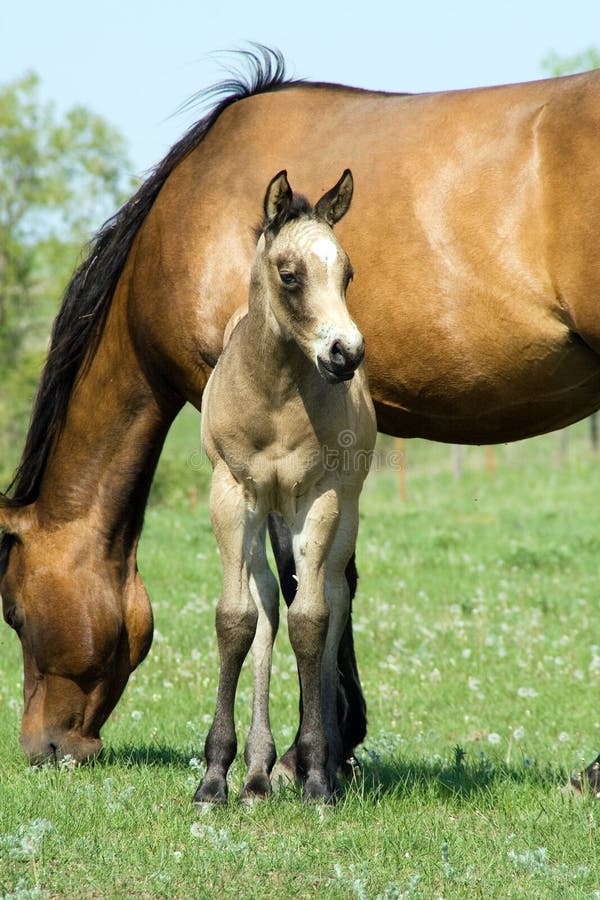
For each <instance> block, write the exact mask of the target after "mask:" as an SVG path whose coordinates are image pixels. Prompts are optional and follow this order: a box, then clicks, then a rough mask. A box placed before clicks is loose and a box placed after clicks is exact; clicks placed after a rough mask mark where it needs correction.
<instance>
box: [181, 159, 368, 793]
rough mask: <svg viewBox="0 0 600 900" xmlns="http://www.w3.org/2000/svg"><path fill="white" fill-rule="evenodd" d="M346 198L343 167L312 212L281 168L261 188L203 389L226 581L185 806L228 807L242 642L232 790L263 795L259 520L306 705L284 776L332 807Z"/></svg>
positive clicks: (352, 460)
mask: <svg viewBox="0 0 600 900" xmlns="http://www.w3.org/2000/svg"><path fill="white" fill-rule="evenodd" d="M352 190H353V183H352V175H351V173H350V172H349V171H348V170H346V171H345V172H344V174H343V175H342V177H341V179H340V180H339V182H338V183H337V184H336V185H335V187H334V188H332V189H331V190H330V191H328V192H327V193H326V194H324V196H323V197H322V198H321V199H320V200H319V202H318V203H317V205H316V206H315V207H314V209H313V208H312V207H311V206H310V205H309V204H308V202H307V201H306V200H305V198H303V197H298V196H294V195H293V194H292V190H291V188H290V185H289V182H288V180H287V173H286V172H285V171H284V172H280V173H279V175H276V176H275V178H274V179H273V180H272V181H271V182H270V184H269V186H268V188H267V193H266V195H265V202H264V212H265V219H264V225H263V233H262V234H261V236H260V239H259V241H258V245H257V248H256V254H255V257H254V262H253V265H252V270H251V273H250V293H249V300H248V311H247V314H246V315H245V316H244V317H243V319H242V320H241V321H240V322H239V323H238V324H237V326H236V327H235V328H234V330H233V332H232V335H231V338H230V340H229V342H228V343H227V344H226V346H225V349H224V350H223V353H222V355H221V357H220V358H219V361H218V363H217V365H216V368H215V369H214V371H213V373H212V375H211V377H210V378H209V380H208V384H207V386H206V390H205V392H204V398H203V402H202V445H203V447H204V449H205V451H206V454H207V456H208V458H209V459H210V461H211V464H212V466H213V470H214V472H213V480H212V488H211V494H210V510H211V518H212V522H213V527H214V530H215V534H216V536H217V540H218V543H219V550H220V555H221V562H222V565H223V588H222V592H221V597H220V600H219V603H218V605H217V614H216V628H217V639H218V644H219V656H220V660H221V664H220V671H219V688H218V693H217V705H216V711H215V717H214V720H213V724H212V726H211V729H210V731H209V733H208V736H207V738H206V747H205V755H206V764H207V769H206V774H205V776H204V778H203V779H202V782H201V784H200V786H199V788H198V790H197V792H196V796H195V800H196V802H205V801H208V802H212V803H223V802H225V801H226V799H227V772H228V770H229V767H230V765H231V763H232V762H233V760H234V758H235V754H236V750H237V739H236V734H235V720H234V701H235V694H236V688H237V682H238V678H239V675H240V671H241V667H242V663H243V662H244V659H245V658H246V656H247V654H248V651H249V650H250V647H252V655H253V658H254V699H253V703H252V724H251V726H250V731H249V734H248V739H247V741H246V749H245V753H244V756H245V759H246V764H247V767H248V774H247V776H246V780H245V782H244V787H243V789H242V797H243V798H253V797H265V796H267V795H268V794H269V793H270V790H271V782H270V775H271V770H272V768H273V765H274V763H275V758H276V755H275V744H274V741H273V734H272V732H271V726H270V722H269V683H270V676H271V658H272V649H273V642H274V640H275V635H276V633H277V627H278V615H279V613H278V594H279V591H278V585H277V581H276V579H275V578H274V576H273V574H272V572H271V569H270V567H269V563H268V561H267V554H266V548H265V538H266V524H267V517H268V515H269V514H271V513H277V514H279V515H280V516H281V517H282V519H283V520H284V522H285V523H286V525H287V527H288V528H289V529H290V532H291V534H292V545H293V550H294V562H295V566H296V572H297V574H298V590H297V593H296V596H295V598H294V602H293V603H292V604H291V606H290V611H289V615H288V628H289V634H290V641H291V643H292V647H293V648H294V653H295V655H296V660H297V665H298V674H299V677H300V684H301V687H302V697H303V709H302V717H301V722H300V732H299V737H298V740H297V753H298V759H297V770H298V773H299V774H301V775H302V778H303V781H304V796H305V797H306V798H307V799H325V800H330V799H331V797H332V796H333V793H334V792H335V789H336V773H337V770H338V768H339V767H340V766H342V765H343V764H344V762H345V759H344V746H343V741H342V737H341V734H340V730H339V727H338V710H337V697H338V648H339V644H340V640H341V637H342V633H343V631H344V628H345V626H346V622H347V620H348V613H349V606H350V594H349V590H348V583H347V580H346V577H345V571H346V567H347V565H348V562H349V560H350V558H351V556H352V554H353V553H354V547H355V544H356V535H357V533H358V498H359V495H360V492H361V489H362V485H363V481H364V479H365V477H366V475H367V472H368V469H369V464H370V456H371V454H372V452H373V448H374V446H375V437H376V432H377V428H376V422H375V411H374V409H373V404H372V402H371V395H370V393H369V386H368V383H367V377H366V373H365V371H364V367H363V366H362V365H361V363H362V361H363V358H364V355H365V345H364V341H363V337H362V335H361V333H360V331H359V330H358V328H357V327H356V325H355V324H354V322H353V321H352V319H351V318H350V315H349V313H348V309H347V307H346V302H345V293H346V289H347V287H348V284H349V282H350V280H351V277H352V268H351V265H350V262H349V260H348V257H347V256H346V253H345V252H344V250H343V249H342V247H341V246H340V244H339V243H338V241H337V240H336V239H335V236H334V234H333V231H332V230H331V229H332V227H333V226H334V225H335V224H337V222H339V221H340V219H341V218H342V217H343V216H344V215H345V213H346V212H347V210H348V208H349V206H350V201H351V198H352Z"/></svg>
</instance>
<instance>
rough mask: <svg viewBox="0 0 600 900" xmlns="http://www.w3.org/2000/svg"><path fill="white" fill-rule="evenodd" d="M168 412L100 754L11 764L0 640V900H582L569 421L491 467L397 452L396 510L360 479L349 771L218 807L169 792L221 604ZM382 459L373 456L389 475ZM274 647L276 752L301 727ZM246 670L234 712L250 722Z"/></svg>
mask: <svg viewBox="0 0 600 900" xmlns="http://www.w3.org/2000/svg"><path fill="white" fill-rule="evenodd" d="M198 443H199V423H198V420H197V417H196V416H195V415H194V414H193V412H192V411H191V410H189V409H187V410H186V411H185V412H184V414H182V415H181V416H180V417H179V419H178V420H177V422H176V423H175V426H174V428H173V431H172V434H171V435H170V437H169V440H168V444H167V447H166V449H165V453H164V456H163V459H162V460H161V464H160V468H159V473H158V476H157V479H156V484H155V489H154V492H153V497H152V500H151V504H150V507H149V509H148V512H147V516H146V525H145V529H144V533H143V537H142V543H141V547H140V554H139V556H140V568H141V570H142V572H143V575H144V578H145V581H146V584H147V586H148V589H149V592H150V596H151V598H152V601H153V607H154V615H155V629H156V631H155V638H154V645H153V648H152V650H151V653H150V655H149V658H148V660H147V661H146V662H145V663H143V664H142V666H141V667H140V669H139V670H138V671H137V672H135V673H134V675H133V676H132V678H131V680H130V683H129V686H128V688H127V689H126V691H125V695H124V697H123V699H122V700H121V702H120V703H119V705H118V707H117V709H116V710H115V712H114V713H113V715H112V717H111V719H110V720H109V722H108V723H107V725H106V726H105V727H104V729H103V737H104V741H105V751H104V756H103V758H102V759H101V760H99V761H98V762H96V763H93V764H90V765H86V766H82V767H79V768H74V767H73V766H71V765H70V764H69V761H68V760H67V761H65V762H63V764H62V765H61V766H60V767H58V768H54V767H50V766H44V767H42V768H39V769H35V768H29V767H27V765H26V763H25V760H24V757H22V755H21V751H20V750H19V747H18V742H17V736H18V725H19V718H20V713H21V679H22V664H21V652H20V648H19V645H18V641H17V639H16V638H15V636H14V635H13V634H12V633H11V632H10V630H9V629H8V628H7V627H3V628H2V629H0V697H1V702H0V760H1V764H0V896H4V897H19V898H25V897H27V898H41V897H48V898H53V897H65V898H77V897H86V898H96V897H97V898H101V897H102V898H121V897H122V898H125V897H172V898H188V897H190V898H191V897H215V896H218V897H222V898H237V897H246V896H251V897H273V898H281V897H285V898H287V897H290V898H297V897H313V896H318V897H324V898H369V900H370V898H382V900H383V898H386V900H387V898H400V897H411V898H413V897H414V898H418V897H422V898H438V897H444V898H462V897H485V898H494V897H498V898H500V897H502V898H521V897H522V898H530V897H561V898H562V897H577V898H578V897H589V898H592V897H600V863H599V862H598V851H597V845H598V834H597V831H598V827H597V821H598V820H599V819H600V813H598V811H597V807H596V806H595V805H594V802H593V801H592V800H591V799H589V798H585V799H580V798H578V797H575V796H573V795H572V794H569V793H565V792H564V791H562V790H561V788H562V787H563V785H564V784H565V782H566V781H567V779H568V776H569V774H570V772H571V770H572V769H573V768H579V767H583V766H584V764H585V763H589V762H590V761H591V760H592V759H593V758H594V757H595V756H596V755H597V753H598V752H600V704H599V700H600V625H599V624H598V613H597V597H598V594H599V593H600V478H599V477H598V467H599V465H600V460H599V459H598V458H597V457H596V456H594V454H593V452H592V450H591V448H590V445H589V440H588V425H587V424H586V423H582V424H580V425H579V426H576V427H574V428H572V429H570V430H569V443H568V447H567V454H566V459H565V460H564V461H563V462H562V463H561V464H560V465H559V463H558V455H559V438H558V436H557V435H547V436H544V437H541V438H536V439H534V440H532V441H528V442H526V443H521V444H515V445H510V446H508V447H499V448H497V449H496V470H495V472H494V473H493V475H489V474H488V473H487V472H486V469H485V465H484V451H483V449H480V448H471V449H468V450H467V451H466V454H465V461H464V474H463V477H462V479H461V480H459V481H457V480H455V479H454V478H453V477H452V463H451V451H450V448H449V447H447V446H444V445H434V444H427V443H425V442H421V441H411V442H408V443H407V461H408V499H407V501H406V502H401V500H400V499H399V496H398V473H397V471H395V470H394V468H393V467H391V468H390V467H389V466H388V465H387V464H386V463H389V462H390V454H392V453H393V450H394V445H393V444H392V443H391V442H387V441H385V440H384V441H382V443H381V445H380V449H381V455H382V460H381V463H380V464H379V465H377V466H376V469H377V470H376V471H375V472H373V473H372V475H371V476H370V478H369V479H368V480H367V483H366V486H365V490H364V493H363V500H362V506H361V531H360V535H359V546H358V566H359V572H360V576H361V578H360V582H359V591H358V595H357V598H356V602H355V611H354V622H355V634H356V645H357V657H358V661H359V667H360V672H361V676H362V680H363V687H364V691H365V695H366V698H367V702H368V706H369V734H368V738H367V741H366V743H365V745H364V746H363V747H362V748H361V750H360V753H359V758H360V763H361V766H362V769H361V772H360V774H358V775H357V777H356V778H355V780H354V781H353V782H351V783H347V784H346V786H345V788H344V791H343V794H342V796H341V798H340V800H339V801H338V803H337V804H336V805H335V806H323V805H320V804H312V805H306V804H302V802H301V800H300V797H299V793H298V792H297V791H296V790H294V789H291V788H287V789H284V790H282V791H281V792H279V793H278V794H277V795H275V796H274V797H273V799H271V800H269V801H268V802H265V803H258V804H254V805H244V804H241V803H239V802H237V801H236V799H235V792H236V790H238V791H239V789H240V788H241V785H242V782H243V776H244V767H243V763H242V761H241V759H240V758H239V757H238V760H237V761H236V763H235V764H234V766H233V767H232V772H231V779H230V783H231V800H230V802H229V804H228V806H227V807H226V808H223V809H221V808H219V809H213V808H208V809H204V808H201V809H198V810H195V809H194V808H193V807H192V804H191V797H192V795H193V793H194V790H195V788H196V786H197V784H198V781H199V778H200V775H201V773H202V771H203V769H202V748H203V743H204V738H205V735H206V731H207V729H208V727H209V724H210V721H211V719H212V714H213V711H214V699H215V692H216V684H217V655H216V641H215V637H214V628H213V616H214V606H215V601H216V597H217V596H218V593H219V588H220V566H219V560H218V556H217V551H216V543H215V540H214V537H213V535H212V531H211V528H210V524H209V521H208V515H207V508H206V499H205V497H206V486H207V480H208V465H207V464H205V463H204V462H203V461H202V459H201V454H200V451H199V449H198ZM391 461H392V462H393V458H392V459H391ZM282 618H283V622H282V628H281V630H280V633H279V636H278V639H277V641H276V645H275V654H274V677H273V685H272V725H273V731H274V734H275V739H276V743H277V747H278V750H279V751H280V752H282V751H283V750H285V749H286V747H287V744H288V743H289V742H290V741H291V740H292V738H293V736H294V732H295V728H296V724H297V703H298V696H297V678H296V672H295V664H294V660H293V654H292V652H291V649H290V647H289V642H288V639H287V635H286V632H285V617H284V616H283V617H282ZM250 698H251V683H250V666H249V664H248V662H247V664H246V667H245V669H244V672H243V674H242V680H241V682H240V688H239V691H238V700H237V706H236V719H237V723H238V740H239V742H240V744H242V742H243V739H244V737H245V734H246V732H247V728H248V725H249V713H250Z"/></svg>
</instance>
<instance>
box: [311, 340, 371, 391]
mask: <svg viewBox="0 0 600 900" xmlns="http://www.w3.org/2000/svg"><path fill="white" fill-rule="evenodd" d="M364 358H365V343H364V341H362V340H361V341H360V343H359V344H357V345H356V346H353V347H347V346H345V345H344V343H343V342H342V341H341V340H336V341H334V342H333V343H332V345H331V347H330V348H329V350H328V352H327V354H326V355H321V356H318V357H317V367H318V369H319V374H320V375H321V378H324V379H325V381H327V382H329V384H338V383H339V382H340V381H349V380H350V379H351V378H352V377H353V375H354V373H355V372H356V370H357V369H358V367H359V366H360V364H361V362H362V361H363V359H364Z"/></svg>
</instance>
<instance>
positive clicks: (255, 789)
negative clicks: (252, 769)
mask: <svg viewBox="0 0 600 900" xmlns="http://www.w3.org/2000/svg"><path fill="white" fill-rule="evenodd" d="M270 795H271V782H270V780H269V776H268V775H266V774H263V773H260V774H258V775H249V776H248V778H247V779H246V781H245V782H244V787H243V788H242V792H241V794H240V800H243V801H244V802H245V803H252V802H253V801H254V800H266V799H267V798H268V797H269V796H270Z"/></svg>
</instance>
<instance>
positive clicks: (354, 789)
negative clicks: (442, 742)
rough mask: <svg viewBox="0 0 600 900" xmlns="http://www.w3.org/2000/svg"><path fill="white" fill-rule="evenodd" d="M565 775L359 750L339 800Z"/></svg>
mask: <svg viewBox="0 0 600 900" xmlns="http://www.w3.org/2000/svg"><path fill="white" fill-rule="evenodd" d="M192 756H193V754H192V753H191V751H189V750H188V751H187V752H186V751H185V750H184V749H182V748H181V747H175V746H171V745H168V744H164V745H156V744H151V745H150V744H141V745H136V744H124V745H121V746H114V747H105V749H104V750H103V751H102V753H101V755H100V757H98V759H96V760H95V762H94V763H93V765H96V766H102V767H104V766H106V767H109V766H113V765H114V766H125V767H134V768H137V767H149V768H170V769H179V770H181V771H185V772H187V773H189V771H190V758H191V757H192ZM202 757H203V754H202ZM570 775H571V773H569V772H567V771H566V769H564V768H563V767H561V766H558V765H553V764H552V763H550V762H547V763H545V764H543V765H538V764H536V763H534V762H531V763H529V762H527V761H525V762H517V763H514V764H509V763H506V762H503V761H496V760H491V759H490V758H489V757H488V756H487V755H486V754H484V753H481V754H480V755H479V757H474V756H472V755H471V754H466V753H465V752H464V751H463V750H462V748H460V747H456V748H455V749H454V756H453V758H452V757H450V758H447V759H442V758H438V759H425V758H416V757H415V758H411V757H408V756H407V757H400V756H398V755H395V754H393V753H389V754H387V753H382V754H379V753H376V752H373V751H372V750H369V749H363V750H362V751H360V752H359V761H358V765H357V766H356V768H354V769H353V770H352V774H351V775H349V776H346V777H344V778H343V779H342V780H341V784H340V792H339V799H340V800H342V801H343V799H344V798H347V799H348V800H350V799H351V798H352V797H355V796H356V795H357V794H359V795H360V796H361V797H364V798H365V799H369V800H371V801H376V800H377V799H381V798H383V797H404V798H410V797H411V796H416V795H423V794H424V793H428V794H431V793H433V795H434V796H437V797H438V798H439V799H440V800H445V799H450V798H452V799H454V800H458V801H460V800H464V801H465V802H467V801H470V800H472V799H473V798H476V797H477V796H479V795H481V796H482V797H483V796H485V795H487V796H489V793H490V790H498V789H499V788H500V789H501V787H502V786H503V785H506V786H509V785H521V786H523V787H526V786H530V787H538V788H540V789H542V790H547V791H550V790H556V789H560V788H563V789H564V788H565V787H567V786H568V785H569V783H570ZM296 793H298V791H297V788H296V787H294V786H289V790H288V789H285V790H283V791H282V794H283V795H284V796H294V795H295V794H296Z"/></svg>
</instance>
